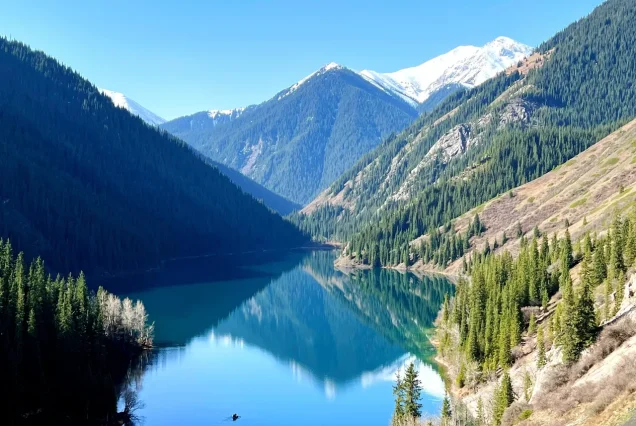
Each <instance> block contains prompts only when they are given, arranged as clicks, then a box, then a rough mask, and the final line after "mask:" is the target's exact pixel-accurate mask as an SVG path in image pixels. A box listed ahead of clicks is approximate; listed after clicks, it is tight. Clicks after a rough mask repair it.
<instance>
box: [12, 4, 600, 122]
mask: <svg viewBox="0 0 636 426" xmlns="http://www.w3.org/2000/svg"><path fill="white" fill-rule="evenodd" d="M600 3H601V0H533V1H515V2H513V1H510V0H487V1H474V0H443V1H437V0H436V1H432V0H393V1H386V0H384V1H373V0H367V1H359V0H322V1H298V0H293V1H292V0H272V1H268V2H266V1H252V0H243V1H232V0H225V1H217V0H207V1H179V2H176V1H174V2H167V1H161V0H154V1H146V0H134V1H130V0H125V1H122V0H110V1H71V0H57V1H46V2H42V1H32V0H21V1H11V2H6V3H5V4H3V6H2V13H1V14H0V33H1V34H4V35H5V36H10V37H12V38H14V39H16V40H20V41H23V42H26V43H28V44H30V45H31V46H32V47H34V48H37V49H41V50H44V51H45V52H47V53H48V54H50V55H52V56H54V57H56V58H57V59H59V60H61V61H62V62H64V63H65V64H66V65H70V66H71V67H73V68H74V69H75V70H77V71H79V72H80V73H81V74H82V75H83V76H84V77H86V78H88V79H89V80H91V81H92V82H93V83H95V84H96V85H98V86H100V87H105V88H108V89H111V90H116V91H120V92H124V93H126V94H127V95H128V96H129V97H130V98H132V99H134V100H136V101H137V102H139V103H140V104H142V105H144V106H145V107H147V108H149V109H150V110H152V111H153V112H155V113H157V114H159V115H160V116H162V117H164V118H167V119H171V118H175V117H178V116H181V115H184V114H189V113H194V112H197V111H201V110H206V109H211V108H215V109H225V108H234V107H239V106H244V105H249V104H253V103H259V102H261V101H263V100H266V99H268V98H270V97H271V96H272V95H274V94H275V93H277V92H278V91H279V90H282V89H284V88H285V87H287V86H289V85H291V84H293V83H294V82H296V81H297V80H299V79H301V78H303V77H304V76H306V75H307V74H310V73H311V72H313V71H314V70H316V69H318V68H320V67H321V66H322V65H324V64H326V63H329V62H332V61H333V62H338V63H340V64H342V65H345V66H348V67H350V68H353V69H358V70H361V69H372V70H375V71H381V72H389V71H395V70H397V69H400V68H405V67H408V66H413V65H417V64H420V63H422V62H424V61H425V60H427V59H430V58H431V57H434V56H437V55H439V54H441V53H444V52H446V51H448V50H450V49H452V48H454V47H456V46H458V45H466V44H472V45H483V44H485V43H487V42H488V41H490V40H492V39H494V38H495V37H497V36H500V35H505V36H508V37H511V38H514V39H516V40H518V41H520V42H523V43H526V44H529V45H533V46H535V45H537V44H539V43H540V42H541V41H543V40H545V39H546V38H549V37H550V36H551V35H553V34H554V33H555V32H557V31H558V30H560V29H562V28H564V27H565V26H566V25H568V24H569V23H571V22H572V21H575V20H577V19H579V18H581V17H583V16H585V15H587V14H588V13H589V12H591V11H592V10H593V9H594V7H595V6H597V5H598V4H600Z"/></svg>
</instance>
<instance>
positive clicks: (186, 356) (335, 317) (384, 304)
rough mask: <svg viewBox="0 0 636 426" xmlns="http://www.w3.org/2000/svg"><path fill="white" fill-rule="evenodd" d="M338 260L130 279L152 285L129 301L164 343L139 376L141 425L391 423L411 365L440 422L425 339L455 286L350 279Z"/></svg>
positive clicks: (379, 274)
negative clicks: (401, 372) (141, 308)
mask: <svg viewBox="0 0 636 426" xmlns="http://www.w3.org/2000/svg"><path fill="white" fill-rule="evenodd" d="M333 260H334V254H333V253H330V252H313V253H293V254H289V255H287V256H285V258H284V259H282V260H281V259H271V258H270V259H260V260H259V259H255V264H252V265H245V264H243V265H239V264H235V263H234V262H229V261H228V262H225V261H220V260H218V259H217V260H216V261H215V262H217V263H219V264H218V265H216V266H215V268H217V269H218V268H222V269H223V273H222V274H216V273H214V272H215V268H209V267H204V268H199V266H200V265H179V266H174V265H173V266H171V267H170V268H166V269H165V270H160V271H155V272H153V273H152V274H147V275H144V276H139V277H136V278H134V279H135V283H136V284H139V283H143V284H144V287H145V289H144V290H143V291H138V292H135V293H129V294H123V295H125V296H128V297H130V298H133V299H140V300H142V301H143V302H144V304H145V306H146V309H147V311H148V313H149V315H150V320H151V321H154V322H155V327H156V330H155V343H156V345H157V346H158V348H157V349H156V350H154V351H153V353H152V356H151V357H150V359H149V361H148V362H147V363H146V365H145V366H144V367H142V368H139V369H137V370H136V371H133V372H131V376H132V377H133V379H132V382H133V383H132V385H131V386H132V387H133V388H134V389H136V390H137V394H138V397H139V400H140V401H141V403H142V405H143V407H142V408H141V409H139V410H137V412H136V414H137V415H139V416H140V417H141V418H142V421H141V422H140V423H141V424H145V425H150V426H154V425H212V426H214V425H226V424H228V423H232V421H231V420H230V419H229V416H231V415H232V413H238V414H240V415H241V418H240V419H239V420H238V421H237V423H236V424H239V425H245V426H248V425H258V426H270V425H271V426H287V425H289V426H291V425H294V426H296V425H305V426H314V425H315V426H318V425H356V424H360V425H365V426H372V425H381V426H386V425H388V424H389V420H390V418H391V413H392V410H393V406H394V403H393V395H392V386H393V383H394V378H395V374H396V371H397V370H398V369H404V368H405V365H407V364H408V363H409V362H411V361H414V362H416V365H417V366H418V368H419V372H420V379H421V381H422V385H423V388H424V392H423V398H422V401H421V402H422V405H423V411H424V412H425V413H431V414H438V413H439V410H440V407H441V399H442V398H443V396H444V384H443V381H442V379H441V378H440V376H439V374H438V373H437V370H436V368H435V366H434V364H433V363H432V362H431V361H430V360H431V358H432V357H433V356H434V350H433V348H432V346H431V345H430V343H429V341H428V337H427V334H430V333H431V332H432V329H431V327H432V323H433V321H434V319H435V317H436V315H437V312H438V311H439V308H440V306H441V303H442V302H443V299H444V295H445V294H447V293H451V292H452V291H453V286H452V284H451V283H450V282H449V281H447V280H446V279H444V278H442V277H437V276H434V277H423V278H418V277H416V276H415V275H412V274H408V273H400V272H397V271H390V270H373V271H355V272H353V273H350V274H344V273H342V272H339V271H337V270H335V269H334V267H333ZM198 262H200V261H198ZM208 263H209V262H208ZM222 264H225V267H223V266H222ZM128 279H132V278H128ZM129 284H131V285H132V283H129ZM119 285H121V286H122V288H125V287H126V286H127V285H126V282H125V280H122V281H120V282H119ZM118 291H119V292H120V293H123V292H122V290H121V289H119V290H118ZM232 424H234V423H232Z"/></svg>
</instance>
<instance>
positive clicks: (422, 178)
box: [295, 0, 636, 265]
mask: <svg viewBox="0 0 636 426" xmlns="http://www.w3.org/2000/svg"><path fill="white" fill-rule="evenodd" d="M630 5H631V3H630V2H629V1H627V0H613V1H609V2H606V3H604V4H603V5H602V6H599V7H598V8H597V9H596V10H595V11H594V12H593V13H592V14H590V15H589V16H588V17H586V18H584V19H582V20H580V21H578V22H576V23H574V24H572V25H570V26H569V27H568V28H566V29H565V30H563V31H562V32H560V33H558V34H557V35H555V36H554V37H553V38H551V39H550V40H548V41H546V42H545V43H543V44H542V45H541V46H539V48H538V49H537V51H536V52H535V53H534V54H533V55H531V56H530V57H528V58H526V59H524V60H523V61H521V62H519V63H517V64H515V65H514V66H512V67H510V68H509V69H508V70H506V72H505V73H504V74H502V75H499V76H497V77H496V78H494V79H491V80H489V81H487V82H485V83H484V84H482V85H480V86H478V87H477V88H475V89H473V90H470V91H468V92H463V93H457V94H454V95H451V96H450V97H449V98H448V99H447V100H446V101H444V102H443V103H442V104H440V106H439V107H437V108H436V109H435V110H434V111H432V112H431V113H430V114H427V115H424V116H423V117H421V118H420V119H418V120H417V121H416V122H415V123H414V124H413V125H411V126H410V127H409V128H407V129H406V130H404V131H403V132H402V133H400V134H398V135H397V136H395V137H393V138H389V139H387V140H386V141H384V142H383V143H382V144H381V145H380V146H379V147H378V148H376V150H374V151H373V152H370V153H369V154H368V155H365V156H364V157H363V158H362V159H361V160H360V161H359V162H358V163H357V164H356V165H355V166H354V167H353V168H352V169H350V170H349V171H347V172H346V173H345V174H344V175H343V176H341V177H340V178H339V179H338V180H337V181H335V182H334V184H333V185H331V186H330V187H329V188H328V189H327V190H325V191H323V193H321V194H320V195H319V196H318V197H317V198H316V199H315V200H313V201H312V202H311V203H310V204H309V205H308V206H306V207H305V208H304V209H303V211H302V212H301V214H300V215H299V216H298V217H296V218H295V220H296V222H297V223H298V224H299V225H300V226H302V227H304V229H306V230H307V231H309V232H312V233H313V235H314V236H316V237H319V238H325V239H338V240H348V241H350V242H351V243H352V246H351V247H352V248H353V250H352V252H353V254H354V256H355V257H357V258H360V259H362V261H363V262H368V261H369V259H368V254H369V253H371V252H374V253H381V254H380V256H379V258H380V259H379V262H380V263H381V264H384V265H391V264H397V263H400V262H401V261H403V259H404V253H405V252H407V251H408V244H409V242H410V241H412V240H413V239H415V238H417V237H419V236H421V235H423V234H425V233H427V232H429V231H430V230H432V229H434V228H436V227H440V226H442V225H443V224H445V223H448V222H449V221H450V220H452V219H453V218H455V217H458V216H459V215H461V214H463V213H465V212H466V211H468V210H470V209H471V208H474V207H476V206H478V205H480V204H482V203H483V202H485V201H487V200H489V199H491V198H493V197H495V196H497V195H498V194H502V193H505V192H507V191H508V190H510V189H512V188H514V187H516V186H518V185H521V184H523V183H525V182H528V181H530V180H533V179H535V178H538V177H540V176H541V175H543V174H544V173H546V172H548V171H550V170H551V169H553V168H554V167H556V166H557V165H559V164H562V163H564V162H565V161H567V160H568V159H570V158H572V157H573V156H575V155H576V154H578V153H579V152H581V151H583V150H585V149H586V148H588V147H589V146H591V145H593V144H594V143H595V142H596V141H598V140H600V139H601V138H602V137H604V136H606V135H607V134H609V133H610V132H611V131H613V130H615V129H617V128H619V127H620V126H622V125H624V124H625V123H627V122H628V121H629V120H631V119H633V118H634V117H636V107H635V106H634V105H635V104H634V100H636V88H635V87H634V86H633V84H631V80H632V79H633V78H636V66H635V65H634V63H633V61H631V60H630V59H628V58H632V57H633V55H634V54H636V50H635V49H634V45H635V43H634V42H636V31H634V28H636V27H635V25H634V24H635V23H636V14H635V13H634V10H633V8H631V7H630ZM592 61H593V62H592ZM591 63H593V64H594V66H593V67H592V66H590V64H591Z"/></svg>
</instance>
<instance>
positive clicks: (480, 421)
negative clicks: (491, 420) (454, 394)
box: [476, 397, 486, 426]
mask: <svg viewBox="0 0 636 426" xmlns="http://www.w3.org/2000/svg"><path fill="white" fill-rule="evenodd" d="M476 420H477V426H486V413H485V412H484V402H483V401H482V399H481V397H480V398H479V399H478V400H477V419H476Z"/></svg>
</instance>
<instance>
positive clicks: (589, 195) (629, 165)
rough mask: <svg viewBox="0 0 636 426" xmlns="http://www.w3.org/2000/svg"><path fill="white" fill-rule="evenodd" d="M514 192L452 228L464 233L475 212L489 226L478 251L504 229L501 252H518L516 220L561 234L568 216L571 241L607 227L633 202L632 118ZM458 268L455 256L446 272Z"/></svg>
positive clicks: (635, 151)
mask: <svg viewBox="0 0 636 426" xmlns="http://www.w3.org/2000/svg"><path fill="white" fill-rule="evenodd" d="M512 194H513V197H512V198H511V197H510V195H509V193H506V194H503V195H501V196H499V197H498V198H495V199H493V200H491V201H489V202H487V203H485V204H483V205H481V206H479V207H477V208H475V209H473V210H471V211H469V212H468V213H466V214H464V215H462V216H460V217H459V218H457V219H456V220H455V221H454V224H455V227H456V229H457V230H458V231H460V232H463V231H464V230H465V229H466V227H467V226H468V224H469V222H470V220H472V218H473V217H474V215H475V214H476V213H478V214H479V217H480V219H481V221H482V223H483V224H484V225H485V226H486V228H487V229H486V231H485V232H484V233H483V235H481V236H480V237H475V238H473V239H472V240H471V246H472V247H473V248H475V247H476V248H480V249H481V248H482V247H483V246H484V244H485V242H486V240H488V241H489V242H490V244H491V245H492V243H493V242H494V240H495V238H496V239H497V241H499V242H501V237H502V233H503V232H504V231H505V232H506V235H507V236H508V238H509V240H508V242H507V243H506V244H505V245H504V246H503V247H502V248H500V249H499V251H503V250H508V251H510V252H511V253H516V252H517V251H518V248H519V240H518V239H515V238H514V235H515V227H516V224H517V222H519V223H520V224H521V226H522V229H523V230H524V232H526V233H527V235H528V236H531V234H532V230H533V228H534V227H535V226H538V227H539V230H540V231H541V232H542V233H549V234H552V233H554V232H557V233H559V234H560V233H562V232H564V231H565V220H566V219H567V220H568V221H569V223H570V233H571V234H572V238H573V239H574V240H576V239H577V238H578V237H579V236H580V235H582V234H583V233H584V232H586V231H592V232H593V231H602V230H605V229H607V228H608V225H609V221H610V220H611V218H612V215H613V214H614V212H621V211H624V210H625V209H626V208H627V207H629V206H630V205H633V204H634V202H635V201H636V120H634V121H632V122H630V123H628V124H627V125H625V126H624V127H623V128H621V129H619V130H617V131H616V132H614V133H612V134H611V135H609V136H607V137H606V138H604V139H602V140H601V141H599V142H598V143H596V144H595V145H594V146H592V147H590V148H588V149H587V150H585V151H583V152H582V153H581V154H579V155H577V156H576V157H574V158H573V159H571V160H570V161H568V162H566V163H565V164H563V165H561V166H559V167H557V168H555V169H554V170H552V171H551V172H549V173H547V174H545V175H543V176H542V177H540V178H538V179H536V180H533V181H532V182H529V183H527V184H525V185H522V186H520V187H517V188H515V189H514V190H513V191H512ZM584 221H587V225H583V223H584ZM414 267H415V268H423V267H424V268H425V265H421V263H418V264H416V265H414ZM460 267H461V260H458V261H456V262H454V263H453V264H451V265H450V266H449V267H448V268H446V272H448V273H457V272H458V271H459V268H460Z"/></svg>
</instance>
